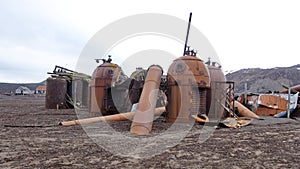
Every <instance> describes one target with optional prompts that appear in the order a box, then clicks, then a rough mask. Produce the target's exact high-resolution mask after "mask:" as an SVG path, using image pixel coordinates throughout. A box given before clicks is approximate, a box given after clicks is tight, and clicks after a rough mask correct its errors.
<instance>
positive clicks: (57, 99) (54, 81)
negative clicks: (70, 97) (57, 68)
mask: <svg viewBox="0 0 300 169" xmlns="http://www.w3.org/2000/svg"><path fill="white" fill-rule="evenodd" d="M46 85H47V88H46V99H45V107H46V108H47V109H61V108H67V81H66V79H64V78H59V77H50V78H48V79H47V81H46Z"/></svg>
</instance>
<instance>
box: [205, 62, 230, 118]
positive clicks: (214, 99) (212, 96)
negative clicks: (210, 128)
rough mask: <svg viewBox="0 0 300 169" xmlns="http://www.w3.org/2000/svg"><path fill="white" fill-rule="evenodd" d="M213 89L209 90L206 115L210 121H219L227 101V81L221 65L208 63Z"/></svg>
mask: <svg viewBox="0 0 300 169" xmlns="http://www.w3.org/2000/svg"><path fill="white" fill-rule="evenodd" d="M207 68H208V70H209V74H210V78H211V88H209V89H207V100H206V114H207V115H208V117H209V119H210V120H219V119H221V117H222V116H223V110H224V107H223V106H222V104H223V105H225V100H226V84H225V82H226V79H225V76H224V73H223V71H222V69H221V66H220V65H216V62H212V65H211V64H210V62H208V65H207Z"/></svg>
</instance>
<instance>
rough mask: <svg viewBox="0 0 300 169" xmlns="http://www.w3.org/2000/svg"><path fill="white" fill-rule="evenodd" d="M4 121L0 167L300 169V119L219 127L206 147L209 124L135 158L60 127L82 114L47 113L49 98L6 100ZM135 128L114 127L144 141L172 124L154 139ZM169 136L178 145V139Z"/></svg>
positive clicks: (1, 109) (79, 130)
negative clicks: (205, 129)
mask: <svg viewBox="0 0 300 169" xmlns="http://www.w3.org/2000/svg"><path fill="white" fill-rule="evenodd" d="M84 116H88V115H84ZM0 117H1V118H0V131H1V132H0V168H300V122H299V121H298V120H297V119H285V118H284V119H275V118H272V117H263V118H264V119H265V120H255V121H254V122H253V124H251V125H249V126H245V127H243V128H238V129H230V128H221V129H217V130H215V131H214V133H213V135H211V136H210V137H209V139H208V140H206V141H205V142H203V143H199V142H198V139H199V136H201V131H202V129H203V126H202V125H199V124H195V125H194V126H193V128H192V129H191V130H190V131H189V133H188V134H187V135H186V137H185V138H184V139H183V140H181V141H180V142H179V144H177V145H175V146H173V147H170V148H169V149H167V150H166V151H163V152H162V153H159V154H156V155H154V156H151V155H149V157H147V158H133V157H125V156H119V155H116V154H115V153H113V152H110V151H107V150H106V149H104V148H103V147H101V146H100V145H99V144H97V143H95V142H94V141H93V139H92V138H91V137H89V135H88V134H87V133H86V130H84V128H83V127H82V126H80V125H77V126H69V127H63V126H58V125H57V124H58V122H60V121H66V120H73V119H77V114H76V112H75V110H72V109H62V110H50V109H45V105H44V97H34V96H0ZM102 123H103V122H102ZM130 125H131V122H130V121H122V122H111V123H110V126H112V127H113V128H114V129H115V131H117V132H120V133H123V134H124V135H128V136H129V137H133V138H141V139H142V138H143V137H153V136H156V135H159V133H161V132H162V131H165V130H166V129H167V128H168V127H170V125H171V124H168V123H165V122H163V118H159V119H157V120H156V121H155V122H154V124H153V130H152V132H151V134H150V135H149V136H134V135H132V134H130V132H129V130H130ZM209 127H210V128H214V126H209ZM101 132H102V134H103V133H104V132H106V134H108V135H110V133H109V131H101ZM169 137H170V138H169V140H171V141H172V139H174V138H173V137H175V135H172V134H170V136H169ZM112 144H113V142H112ZM119 144H120V146H122V147H124V148H125V149H126V148H127V147H126V146H127V145H122V143H119Z"/></svg>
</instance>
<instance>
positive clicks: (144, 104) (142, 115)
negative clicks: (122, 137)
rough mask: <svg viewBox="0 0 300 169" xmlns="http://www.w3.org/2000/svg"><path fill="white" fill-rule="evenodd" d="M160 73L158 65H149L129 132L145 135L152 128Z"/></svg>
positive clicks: (161, 72) (160, 69)
mask: <svg viewBox="0 0 300 169" xmlns="http://www.w3.org/2000/svg"><path fill="white" fill-rule="evenodd" d="M162 74H163V70H162V68H161V67H160V66H158V65H152V66H150V67H149V69H148V72H147V76H146V79H145V83H144V87H143V91H142V94H141V97H140V100H139V103H138V107H137V109H136V113H135V114H134V117H133V121H132V123H131V129H130V132H131V133H133V134H138V135H146V134H149V132H150V131H151V130H152V124H153V119H154V110H155V107H156V101H157V95H158V90H159V85H160V81H161V76H162Z"/></svg>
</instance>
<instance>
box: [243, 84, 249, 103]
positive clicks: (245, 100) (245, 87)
mask: <svg viewBox="0 0 300 169" xmlns="http://www.w3.org/2000/svg"><path fill="white" fill-rule="evenodd" d="M247 88H248V87H247V82H246V83H245V86H244V89H245V94H244V96H245V98H244V105H246V104H247V100H248V98H247Z"/></svg>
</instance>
